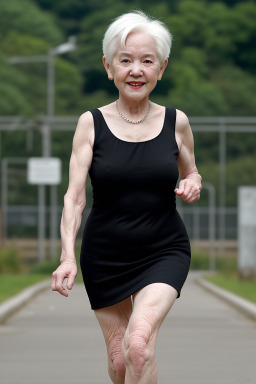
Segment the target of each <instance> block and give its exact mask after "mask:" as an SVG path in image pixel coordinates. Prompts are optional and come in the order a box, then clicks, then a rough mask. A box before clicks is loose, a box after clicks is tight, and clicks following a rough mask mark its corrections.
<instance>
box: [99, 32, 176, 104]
mask: <svg viewBox="0 0 256 384" xmlns="http://www.w3.org/2000/svg"><path fill="white" fill-rule="evenodd" d="M103 63H104V66H105V68H106V71H107V73H108V77H109V79H111V80H114V83H115V85H116V87H117V89H118V90H119V95H120V96H122V97H124V98H126V99H127V98H128V99H131V100H136V101H140V100H142V99H145V97H146V98H147V97H148V96H149V94H150V92H151V91H152V90H153V89H154V88H155V86H156V83H157V80H161V77H162V74H163V72H164V70H165V67H166V65H167V63H168V60H167V59H166V60H165V61H164V62H163V63H160V59H159V57H158V54H157V50H156V47H155V43H154V40H153V38H152V37H151V36H149V35H148V34H147V33H142V32H132V33H130V34H129V35H128V37H127V39H126V43H125V49H123V48H121V46H119V47H118V49H117V51H116V53H115V55H114V57H113V60H112V63H111V64H109V63H108V62H107V61H106V58H105V56H104V57H103Z"/></svg>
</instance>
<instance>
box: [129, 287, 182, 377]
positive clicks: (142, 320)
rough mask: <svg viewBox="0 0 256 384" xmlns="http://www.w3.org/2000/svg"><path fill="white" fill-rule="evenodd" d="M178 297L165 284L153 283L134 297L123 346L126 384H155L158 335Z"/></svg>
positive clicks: (173, 289) (172, 289)
mask: <svg viewBox="0 0 256 384" xmlns="http://www.w3.org/2000/svg"><path fill="white" fill-rule="evenodd" d="M177 294H178V292H177V290H176V289H175V288H173V287H172V286H170V285H168V284H164V283H154V284H150V285H147V286H145V287H144V288H143V289H141V290H140V291H138V292H137V293H136V294H135V295H133V305H134V307H133V312H132V315H131V317H130V320H129V323H128V326H127V329H126V332H125V335H124V340H123V345H122V347H123V348H122V351H123V357H124V362H125V365H126V374H125V384H157V367H156V359H155V352H156V342H157V335H158V331H159V328H160V326H161V324H162V322H163V320H164V318H165V317H166V315H167V313H168V312H169V310H170V309H171V307H172V305H173V303H174V302H175V300H176V298H177Z"/></svg>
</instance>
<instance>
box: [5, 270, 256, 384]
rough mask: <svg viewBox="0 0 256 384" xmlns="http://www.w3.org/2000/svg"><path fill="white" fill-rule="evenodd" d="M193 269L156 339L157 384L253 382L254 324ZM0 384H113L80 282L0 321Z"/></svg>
mask: <svg viewBox="0 0 256 384" xmlns="http://www.w3.org/2000/svg"><path fill="white" fill-rule="evenodd" d="M195 277H196V274H194V273H192V272H190V275H189V278H188V280H187V282H186V283H185V286H184V288H183V291H182V294H181V298H180V299H178V300H177V301H176V303H175V305H174V306H173V308H172V309H171V311H170V313H169V314H168V316H167V318H166V319H165V321H164V323H163V325H162V328H161V331H160V334H159V339H158V348H157V359H158V372H159V384H255V383H256V359H255V358H256V322H255V321H253V320H250V319H249V318H247V317H245V316H244V315H243V314H242V313H240V312H238V311H237V310H235V309H233V308H232V307H230V306H229V305H228V304H226V303H225V302H224V301H222V300H220V299H219V298H217V297H215V296H213V295H212V294H211V293H208V292H207V291H206V290H204V289H203V288H202V287H200V286H198V285H197V284H195V281H194V280H195ZM0 383H1V384H25V383H26V384H110V380H109V378H108V374H107V368H106V352H105V344H104V340H103V336H102V334H101V330H100V328H99V325H98V323H97V321H96V319H95V316H94V312H93V311H92V310H91V309H90V306H89V302H88V299H87V296H86V293H85V289H84V286H83V285H80V284H76V285H75V286H74V288H73V290H72V291H71V292H70V294H69V298H65V297H62V296H60V295H59V294H58V293H57V292H52V291H51V290H50V289H49V290H47V291H45V292H44V293H42V294H41V295H39V296H37V297H36V298H35V299H33V300H32V301H31V302H30V303H29V304H27V305H26V306H25V307H24V308H22V309H21V310H20V311H19V312H18V313H16V314H15V315H14V316H13V317H12V318H10V319H9V321H8V322H7V324H6V325H1V326H0Z"/></svg>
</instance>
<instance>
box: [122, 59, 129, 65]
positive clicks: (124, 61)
mask: <svg viewBox="0 0 256 384" xmlns="http://www.w3.org/2000/svg"><path fill="white" fill-rule="evenodd" d="M121 63H124V64H127V63H129V59H121Z"/></svg>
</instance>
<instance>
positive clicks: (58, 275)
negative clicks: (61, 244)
mask: <svg viewBox="0 0 256 384" xmlns="http://www.w3.org/2000/svg"><path fill="white" fill-rule="evenodd" d="M76 275H77V266H76V263H73V262H72V263H70V262H63V263H62V264H61V265H60V266H59V267H58V268H57V269H56V271H54V272H53V273H52V283H51V288H52V291H57V292H59V293H60V294H61V295H63V296H65V297H68V293H67V291H66V289H65V288H64V287H63V282H64V280H65V279H66V278H67V288H68V289H69V290H70V289H72V287H73V284H74V281H75V278H76Z"/></svg>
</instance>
